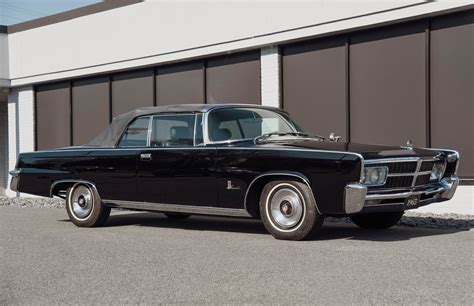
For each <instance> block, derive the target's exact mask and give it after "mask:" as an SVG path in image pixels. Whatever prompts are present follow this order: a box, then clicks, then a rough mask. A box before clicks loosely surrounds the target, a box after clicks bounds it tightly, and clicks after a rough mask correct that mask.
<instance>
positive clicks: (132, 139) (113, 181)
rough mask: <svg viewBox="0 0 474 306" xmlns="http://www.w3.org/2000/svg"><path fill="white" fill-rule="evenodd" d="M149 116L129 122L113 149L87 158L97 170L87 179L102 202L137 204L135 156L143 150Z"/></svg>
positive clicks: (101, 151) (102, 150) (103, 150)
mask: <svg viewBox="0 0 474 306" xmlns="http://www.w3.org/2000/svg"><path fill="white" fill-rule="evenodd" d="M150 119H151V117H150V116H143V117H138V118H136V119H135V120H133V121H132V122H131V123H130V124H129V126H128V127H127V129H126V130H125V132H124V134H123V135H122V137H121V139H120V141H119V143H118V145H117V148H113V149H100V150H96V151H95V152H94V156H93V157H91V158H93V159H94V160H95V162H94V163H95V164H99V165H100V167H99V168H98V169H96V170H95V171H94V176H93V177H92V178H91V179H92V181H93V182H96V184H97V187H98V189H99V190H100V195H101V197H102V198H103V199H104V200H124V201H138V200H139V196H138V193H137V156H138V152H139V151H140V149H144V148H146V147H147V140H148V127H149V125H150Z"/></svg>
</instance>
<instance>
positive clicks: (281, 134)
mask: <svg viewBox="0 0 474 306" xmlns="http://www.w3.org/2000/svg"><path fill="white" fill-rule="evenodd" d="M272 136H299V137H304V138H318V139H321V140H324V137H322V136H318V135H309V134H307V133H303V132H271V133H265V134H263V135H260V136H257V137H255V138H254V142H255V143H257V142H260V141H265V140H267V139H268V138H270V137H272Z"/></svg>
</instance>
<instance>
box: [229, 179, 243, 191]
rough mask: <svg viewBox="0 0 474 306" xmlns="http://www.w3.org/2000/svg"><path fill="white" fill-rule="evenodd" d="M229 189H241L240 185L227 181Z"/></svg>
mask: <svg viewBox="0 0 474 306" xmlns="http://www.w3.org/2000/svg"><path fill="white" fill-rule="evenodd" d="M226 189H227V190H240V186H236V185H233V184H232V181H227V188H226Z"/></svg>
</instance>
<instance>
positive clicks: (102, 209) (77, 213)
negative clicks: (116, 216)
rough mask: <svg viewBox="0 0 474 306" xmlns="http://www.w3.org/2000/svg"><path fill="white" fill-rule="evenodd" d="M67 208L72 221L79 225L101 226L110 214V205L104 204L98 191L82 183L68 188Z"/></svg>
mask: <svg viewBox="0 0 474 306" xmlns="http://www.w3.org/2000/svg"><path fill="white" fill-rule="evenodd" d="M66 210H67V214H68V215H69V219H70V220H71V221H72V223H74V224H75V225H77V226H79V227H95V226H101V225H103V224H104V223H105V222H106V221H107V219H108V218H109V215H110V207H107V206H105V205H104V204H102V202H101V200H100V197H99V195H98V194H97V191H96V190H95V189H93V188H91V187H90V186H88V185H86V184H82V183H78V184H75V185H74V186H73V187H71V188H69V189H68V192H67V196H66Z"/></svg>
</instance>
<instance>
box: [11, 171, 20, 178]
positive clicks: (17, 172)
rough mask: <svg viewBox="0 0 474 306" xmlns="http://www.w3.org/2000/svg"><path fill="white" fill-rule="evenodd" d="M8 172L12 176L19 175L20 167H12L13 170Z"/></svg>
mask: <svg viewBox="0 0 474 306" xmlns="http://www.w3.org/2000/svg"><path fill="white" fill-rule="evenodd" d="M9 173H10V175H11V176H12V177H17V176H19V175H20V173H21V169H14V170H12V171H10V172H9Z"/></svg>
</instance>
